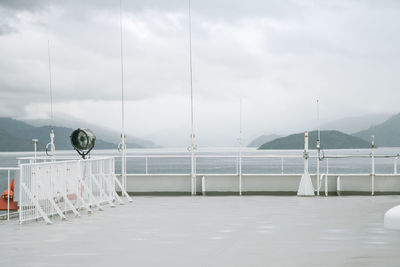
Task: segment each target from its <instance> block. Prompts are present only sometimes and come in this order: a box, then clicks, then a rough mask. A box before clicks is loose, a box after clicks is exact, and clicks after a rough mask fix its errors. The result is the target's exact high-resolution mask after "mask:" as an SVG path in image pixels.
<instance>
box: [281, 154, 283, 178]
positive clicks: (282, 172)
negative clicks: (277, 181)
mask: <svg viewBox="0 0 400 267" xmlns="http://www.w3.org/2000/svg"><path fill="white" fill-rule="evenodd" d="M281 174H283V157H281Z"/></svg>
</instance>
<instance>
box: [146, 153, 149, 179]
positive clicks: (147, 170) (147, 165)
mask: <svg viewBox="0 0 400 267" xmlns="http://www.w3.org/2000/svg"><path fill="white" fill-rule="evenodd" d="M148 168H149V164H148V157H146V175H147V174H149V169H148Z"/></svg>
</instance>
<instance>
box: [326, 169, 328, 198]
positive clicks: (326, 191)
mask: <svg viewBox="0 0 400 267" xmlns="http://www.w3.org/2000/svg"><path fill="white" fill-rule="evenodd" d="M325 196H326V197H327V196H328V173H327V174H325Z"/></svg>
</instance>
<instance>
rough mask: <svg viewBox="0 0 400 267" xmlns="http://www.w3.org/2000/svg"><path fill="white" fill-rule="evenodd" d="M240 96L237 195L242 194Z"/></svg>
mask: <svg viewBox="0 0 400 267" xmlns="http://www.w3.org/2000/svg"><path fill="white" fill-rule="evenodd" d="M242 146H243V140H242V98H240V115H239V195H240V196H241V195H242Z"/></svg>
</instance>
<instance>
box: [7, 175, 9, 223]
mask: <svg viewBox="0 0 400 267" xmlns="http://www.w3.org/2000/svg"><path fill="white" fill-rule="evenodd" d="M7 190H8V196H7V221H9V220H10V170H7Z"/></svg>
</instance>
